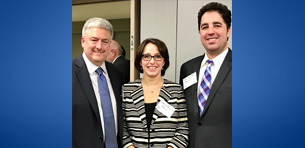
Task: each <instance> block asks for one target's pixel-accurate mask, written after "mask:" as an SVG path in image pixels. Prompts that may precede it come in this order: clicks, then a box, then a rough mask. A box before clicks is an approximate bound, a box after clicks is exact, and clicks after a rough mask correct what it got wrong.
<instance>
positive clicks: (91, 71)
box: [82, 53, 117, 141]
mask: <svg viewBox="0 0 305 148" xmlns="http://www.w3.org/2000/svg"><path fill="white" fill-rule="evenodd" d="M82 55H83V58H84V60H85V63H86V66H87V69H88V72H89V75H90V79H91V83H92V86H93V90H94V94H95V97H96V102H97V105H98V110H99V113H100V118H101V125H102V128H103V135H105V128H104V118H103V109H102V105H101V99H100V93H99V90H98V83H97V76H98V74H97V73H96V72H95V70H96V69H97V68H99V67H98V66H96V65H94V64H93V63H92V62H91V61H89V59H88V58H87V56H86V55H85V54H84V53H83V54H82ZM101 68H102V69H103V74H104V76H105V77H106V79H107V84H108V89H109V93H110V98H111V103H112V109H113V115H114V122H115V129H116V133H117V108H116V100H115V96H114V92H113V89H112V85H111V82H110V79H109V76H108V72H107V69H106V66H105V62H104V63H103V64H102V66H101ZM104 141H105V136H104Z"/></svg>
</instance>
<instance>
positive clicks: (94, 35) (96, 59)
mask: <svg viewBox="0 0 305 148" xmlns="http://www.w3.org/2000/svg"><path fill="white" fill-rule="evenodd" d="M81 42H82V47H83V49H84V53H85V55H86V56H87V58H88V59H89V60H90V61H91V62H92V63H93V64H94V65H96V66H101V65H102V64H103V62H104V61H105V60H106V57H107V55H108V54H109V51H110V42H111V36H110V32H109V31H108V30H106V29H101V28H99V27H90V28H89V29H88V30H87V32H86V34H85V36H84V37H82V40H81Z"/></svg>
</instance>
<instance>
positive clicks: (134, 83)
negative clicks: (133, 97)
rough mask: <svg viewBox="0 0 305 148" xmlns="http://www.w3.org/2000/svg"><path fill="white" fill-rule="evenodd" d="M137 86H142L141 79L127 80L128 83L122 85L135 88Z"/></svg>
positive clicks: (126, 87) (124, 87)
mask: <svg viewBox="0 0 305 148" xmlns="http://www.w3.org/2000/svg"><path fill="white" fill-rule="evenodd" d="M138 87H142V85H141V79H137V80H135V81H133V82H128V83H125V84H124V85H123V89H135V88H138Z"/></svg>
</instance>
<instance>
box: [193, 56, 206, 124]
mask: <svg viewBox="0 0 305 148" xmlns="http://www.w3.org/2000/svg"><path fill="white" fill-rule="evenodd" d="M203 58H204V55H203V56H202V57H200V58H199V60H197V61H196V63H194V66H193V68H192V69H195V70H196V77H197V78H196V80H197V82H196V83H195V84H193V85H192V86H191V88H190V89H191V97H190V98H194V99H192V104H193V110H194V114H193V115H194V116H195V119H196V120H197V121H198V120H199V107H198V96H197V92H198V83H199V82H198V79H199V70H200V66H201V62H202V60H203ZM199 81H200V80H199Z"/></svg>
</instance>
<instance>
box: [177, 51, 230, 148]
mask: <svg viewBox="0 0 305 148" xmlns="http://www.w3.org/2000/svg"><path fill="white" fill-rule="evenodd" d="M203 58H204V55H202V56H199V57H197V58H194V59H192V60H190V61H188V62H186V63H184V64H183V65H182V66H181V69H180V84H181V85H182V86H183V84H182V83H183V79H184V78H185V77H187V76H189V75H190V74H192V73H194V72H196V75H197V83H195V84H193V85H192V86H189V87H188V88H186V89H185V90H184V91H185V99H186V104H187V109H188V120H189V140H190V141H189V148H201V147H202V148H230V147H232V51H231V50H230V49H229V51H228V54H227V55H226V57H225V59H224V61H223V63H222V65H221V67H220V69H219V72H218V74H217V76H216V78H215V80H214V82H213V84H212V88H211V90H210V93H209V97H208V100H207V103H206V105H205V107H204V110H203V114H202V116H201V117H199V109H198V97H197V92H198V90H197V87H198V75H199V69H200V66H201V62H202V60H203ZM199 82H200V81H199Z"/></svg>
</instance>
